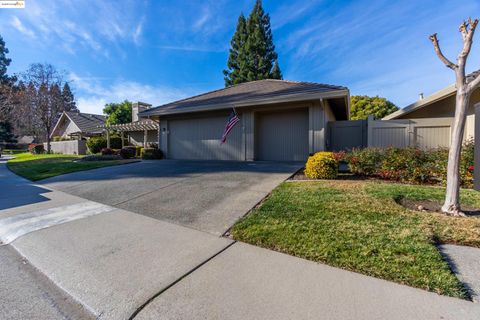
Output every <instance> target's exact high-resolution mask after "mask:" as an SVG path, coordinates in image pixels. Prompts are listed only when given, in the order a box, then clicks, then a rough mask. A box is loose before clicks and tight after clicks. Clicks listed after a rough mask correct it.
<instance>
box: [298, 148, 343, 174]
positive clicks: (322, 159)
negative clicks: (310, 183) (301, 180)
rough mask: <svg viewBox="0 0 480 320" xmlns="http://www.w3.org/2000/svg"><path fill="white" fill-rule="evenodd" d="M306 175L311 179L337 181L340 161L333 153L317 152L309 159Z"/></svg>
mask: <svg viewBox="0 0 480 320" xmlns="http://www.w3.org/2000/svg"><path fill="white" fill-rule="evenodd" d="M304 173H305V176H307V177H308V178H311V179H335V178H336V177H337V175H338V161H337V160H336V159H335V156H334V154H333V153H332V152H317V153H315V154H314V155H313V156H310V157H308V160H307V163H306V165H305V171H304Z"/></svg>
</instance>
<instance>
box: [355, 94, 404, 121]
mask: <svg viewBox="0 0 480 320" xmlns="http://www.w3.org/2000/svg"><path fill="white" fill-rule="evenodd" d="M397 110H398V107H397V106H396V105H395V104H394V103H393V102H390V101H388V100H387V99H385V98H382V97H379V96H375V97H369V96H351V97H350V119H351V120H362V119H366V118H367V117H368V116H369V115H373V117H374V118H375V119H381V118H383V117H385V116H387V115H389V114H391V113H393V112H395V111H397Z"/></svg>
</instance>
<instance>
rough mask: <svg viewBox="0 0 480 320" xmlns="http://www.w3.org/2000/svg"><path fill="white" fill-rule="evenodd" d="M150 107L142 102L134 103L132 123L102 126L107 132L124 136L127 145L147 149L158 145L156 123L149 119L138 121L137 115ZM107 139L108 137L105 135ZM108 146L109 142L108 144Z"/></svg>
mask: <svg viewBox="0 0 480 320" xmlns="http://www.w3.org/2000/svg"><path fill="white" fill-rule="evenodd" d="M151 106H152V105H151V104H148V103H144V102H135V103H133V104H132V122H131V123H123V124H115V125H104V126H102V127H103V128H104V129H105V130H106V131H107V132H110V131H116V132H120V134H122V135H123V136H125V135H126V137H127V139H128V143H129V144H132V145H137V146H143V147H149V146H152V145H157V144H158V123H157V122H155V121H153V120H150V119H140V118H139V117H138V114H139V113H140V112H142V111H146V110H148V109H149V108H150V107H151ZM107 138H109V135H107ZM108 145H110V142H108Z"/></svg>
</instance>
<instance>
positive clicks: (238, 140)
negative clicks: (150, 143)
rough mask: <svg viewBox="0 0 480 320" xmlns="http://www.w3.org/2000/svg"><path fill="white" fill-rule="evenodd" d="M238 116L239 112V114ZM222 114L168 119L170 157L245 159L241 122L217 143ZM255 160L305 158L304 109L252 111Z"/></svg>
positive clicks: (306, 151) (294, 159)
mask: <svg viewBox="0 0 480 320" xmlns="http://www.w3.org/2000/svg"><path fill="white" fill-rule="evenodd" d="M240 118H242V115H240ZM226 119H227V117H226V116H216V117H205V118H191V119H179V120H170V121H169V122H168V127H169V141H168V157H169V158H171V159H201V160H240V161H241V160H245V149H246V148H248V146H247V145H246V140H245V139H243V128H242V121H240V122H239V123H238V124H237V125H236V126H235V127H234V129H233V130H232V131H231V132H230V135H229V136H228V139H227V143H225V144H221V143H220V137H221V135H222V133H223V129H224V126H225V121H226ZM254 136H255V139H254V140H255V143H254V145H255V147H254V150H255V160H273V161H304V160H305V159H306V158H307V157H308V149H309V148H308V109H306V108H305V109H294V110H288V111H279V112H268V113H258V114H255V130H254Z"/></svg>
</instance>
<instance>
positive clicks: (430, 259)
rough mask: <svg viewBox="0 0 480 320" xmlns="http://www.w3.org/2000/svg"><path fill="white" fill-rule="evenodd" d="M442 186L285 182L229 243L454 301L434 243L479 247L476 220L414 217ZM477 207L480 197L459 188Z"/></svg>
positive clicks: (455, 293)
mask: <svg viewBox="0 0 480 320" xmlns="http://www.w3.org/2000/svg"><path fill="white" fill-rule="evenodd" d="M443 192H444V189H443V188H439V187H432V186H412V185H401V184H393V183H382V182H378V181H348V180H347V181H339V180H336V181H335V180H334V181H299V182H285V183H283V184H282V185H280V186H279V187H278V188H276V189H275V190H274V191H273V192H272V194H271V195H270V196H269V197H268V198H267V199H266V200H265V201H264V203H263V204H262V205H261V206H260V207H259V208H256V209H254V210H253V212H252V213H251V214H249V215H248V216H246V217H245V218H243V219H242V220H240V221H239V222H238V223H237V224H236V225H235V226H234V227H233V229H232V231H231V234H232V236H233V238H234V239H236V240H240V241H244V242H248V243H251V244H254V245H258V246H262V247H265V248H269V249H273V250H277V251H281V252H285V253H288V254H291V255H295V256H298V257H302V258H305V259H309V260H313V261H317V262H323V263H326V264H329V265H331V266H335V267H340V268H343V269H347V270H351V271H355V272H359V273H363V274H366V275H370V276H374V277H378V278H382V279H386V280H390V281H395V282H398V283H402V284H406V285H410V286H413V287H417V288H422V289H426V290H429V291H433V292H436V293H439V294H443V295H448V296H452V297H459V298H467V294H466V293H465V290H464V288H463V287H462V285H461V284H460V282H459V281H458V279H457V278H456V277H455V275H454V274H453V273H452V272H451V270H450V268H449V266H448V264H447V263H446V262H445V261H444V260H443V258H442V256H441V254H440V253H439V251H438V249H437V247H436V246H435V244H437V243H455V244H462V245H470V246H475V247H480V218H479V217H469V218H453V217H447V216H443V215H441V214H438V213H424V212H418V211H411V210H408V209H405V208H404V207H402V206H400V205H398V204H397V203H396V202H395V200H394V199H399V198H407V199H411V200H441V199H442V197H443ZM461 196H462V201H463V202H464V203H465V204H468V205H471V206H476V207H480V193H478V192H475V191H472V190H462V194H461Z"/></svg>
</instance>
